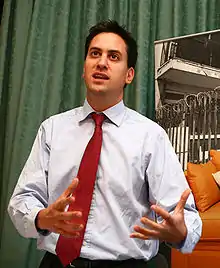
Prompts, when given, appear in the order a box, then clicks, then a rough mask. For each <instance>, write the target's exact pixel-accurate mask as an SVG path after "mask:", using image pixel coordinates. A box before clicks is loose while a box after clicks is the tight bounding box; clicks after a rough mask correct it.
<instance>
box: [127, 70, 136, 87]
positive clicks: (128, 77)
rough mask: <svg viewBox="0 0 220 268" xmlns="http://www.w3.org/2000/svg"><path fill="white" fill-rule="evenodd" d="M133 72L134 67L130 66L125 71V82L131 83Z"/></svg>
mask: <svg viewBox="0 0 220 268" xmlns="http://www.w3.org/2000/svg"><path fill="white" fill-rule="evenodd" d="M134 74H135V71H134V68H133V67H130V68H129V69H128V71H127V77H126V84H131V82H132V81H133V79H134Z"/></svg>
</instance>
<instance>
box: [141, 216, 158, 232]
mask: <svg viewBox="0 0 220 268" xmlns="http://www.w3.org/2000/svg"><path fill="white" fill-rule="evenodd" d="M141 222H142V223H143V224H144V225H147V226H148V227H149V228H151V229H153V230H155V231H159V232H162V230H163V226H161V225H160V224H158V223H156V222H154V221H152V220H150V219H148V218H146V217H142V218H141Z"/></svg>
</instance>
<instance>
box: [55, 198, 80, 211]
mask: <svg viewBox="0 0 220 268" xmlns="http://www.w3.org/2000/svg"><path fill="white" fill-rule="evenodd" d="M74 202H75V197H73V196H69V197H62V198H59V199H58V200H57V201H56V202H55V204H54V206H55V207H56V209H58V210H60V211H63V210H65V208H66V206H68V205H70V204H73V203H74Z"/></svg>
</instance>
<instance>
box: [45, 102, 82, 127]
mask: <svg viewBox="0 0 220 268" xmlns="http://www.w3.org/2000/svg"><path fill="white" fill-rule="evenodd" d="M82 112H83V111H82V106H80V107H77V108H73V109H71V110H68V111H65V112H62V113H58V114H54V115H52V116H50V117H48V118H47V119H46V120H44V121H43V122H42V125H48V124H56V123H64V124H65V123H68V122H70V121H71V122H74V121H77V122H78V120H79V117H80V116H81V115H82Z"/></svg>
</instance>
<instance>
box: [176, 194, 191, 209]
mask: <svg viewBox="0 0 220 268" xmlns="http://www.w3.org/2000/svg"><path fill="white" fill-rule="evenodd" d="M190 193H191V190H190V189H186V190H185V191H184V192H183V193H182V195H181V197H180V201H179V202H178V203H177V205H176V208H175V210H174V212H180V211H183V210H184V207H185V205H186V201H187V199H188V197H189V195H190Z"/></svg>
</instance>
